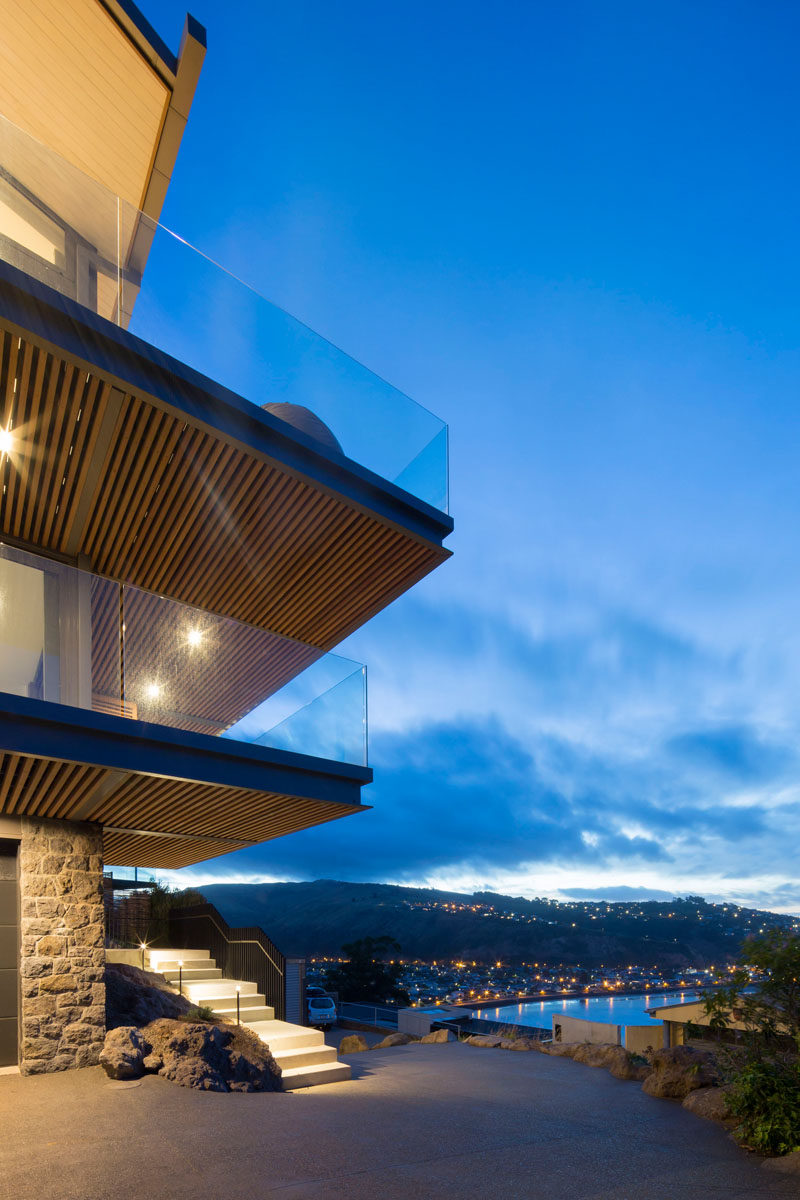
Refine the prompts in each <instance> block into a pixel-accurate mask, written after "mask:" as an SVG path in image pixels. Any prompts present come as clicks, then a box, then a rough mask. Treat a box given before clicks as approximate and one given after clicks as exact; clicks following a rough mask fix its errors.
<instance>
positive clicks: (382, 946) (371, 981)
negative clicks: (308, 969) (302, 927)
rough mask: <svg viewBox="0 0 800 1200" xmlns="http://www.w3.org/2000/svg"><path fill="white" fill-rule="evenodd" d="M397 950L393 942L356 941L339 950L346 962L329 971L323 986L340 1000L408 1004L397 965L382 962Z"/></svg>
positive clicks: (360, 939)
mask: <svg viewBox="0 0 800 1200" xmlns="http://www.w3.org/2000/svg"><path fill="white" fill-rule="evenodd" d="M399 950H400V946H399V945H398V944H397V942H396V941H395V940H394V938H391V937H388V936H386V935H384V936H383V937H365V938H359V939H358V941H356V942H347V943H346V945H344V946H342V954H343V955H346V957H347V961H346V962H343V963H340V964H339V965H338V966H336V967H331V968H329V970H328V971H327V972H326V975H325V985H326V987H328V988H329V989H330V990H331V991H332V992H338V993H339V998H340V999H341V1000H368V1001H370V1002H371V1003H372V1004H391V1003H395V1004H409V1003H410V998H409V995H408V992H407V991H405V989H404V988H402V987H401V986H400V970H401V968H400V965H399V963H394V962H388V963H387V962H385V961H384V959H385V957H386V955H387V954H388V953H389V952H390V951H395V952H398V951H399Z"/></svg>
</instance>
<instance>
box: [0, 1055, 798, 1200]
mask: <svg viewBox="0 0 800 1200" xmlns="http://www.w3.org/2000/svg"><path fill="white" fill-rule="evenodd" d="M348 1061H350V1062H351V1063H352V1065H353V1075H354V1078H353V1079H352V1080H351V1081H350V1082H349V1083H337V1084H329V1085H327V1086H324V1087H319V1088H312V1089H307V1090H304V1091H300V1092H291V1093H287V1094H273V1093H268V1094H250V1095H242V1094H231V1095H227V1094H226V1095H219V1094H217V1093H214V1092H208V1093H206V1092H196V1091H190V1090H187V1089H185V1088H180V1087H177V1086H176V1085H175V1084H172V1083H167V1082H165V1081H164V1080H162V1079H159V1078H157V1077H155V1076H149V1077H147V1078H145V1079H144V1080H142V1081H137V1082H136V1083H133V1084H124V1083H114V1082H112V1081H110V1080H108V1079H106V1077H105V1075H104V1074H103V1072H102V1070H101V1069H100V1068H99V1067H90V1068H88V1069H86V1070H83V1071H69V1072H65V1073H63V1074H59V1075H51V1076H35V1077H31V1078H21V1077H19V1076H2V1077H0V1196H1V1197H3V1200H5V1198H8V1200H29V1198H30V1200H34V1198H36V1200H39V1198H50V1197H52V1198H53V1200H55V1198H58V1200H73V1198H74V1200H142V1197H151V1198H154V1200H173V1198H175V1200H178V1198H180V1200H183V1198H184V1197H185V1198H187V1200H188V1198H190V1197H191V1200H257V1198H259V1197H262V1196H263V1197H274V1198H275V1200H301V1198H302V1200H306V1198H308V1200H378V1198H380V1200H406V1198H408V1200H412V1198H413V1200H416V1198H420V1200H455V1198H456V1197H458V1200H464V1197H469V1198H476V1197H479V1198H480V1200H494V1198H498V1200H499V1198H503V1200H512V1198H513V1200H525V1198H527V1197H536V1198H539V1197H541V1198H542V1200H562V1198H563V1200H698V1197H702V1198H703V1200H709V1198H710V1200H714V1198H717V1197H719V1198H722V1197H724V1198H725V1200H759V1198H761V1197H788V1196H794V1197H798V1195H800V1184H799V1183H798V1178H797V1176H794V1177H790V1176H778V1175H776V1174H773V1173H772V1172H770V1171H765V1170H763V1169H762V1167H761V1165H760V1160H758V1159H756V1158H754V1157H752V1156H750V1155H748V1154H746V1153H745V1152H744V1151H742V1150H740V1149H738V1148H737V1147H736V1146H735V1145H734V1144H733V1143H732V1142H731V1140H730V1138H729V1137H728V1136H727V1134H726V1133H725V1131H724V1130H722V1129H720V1128H719V1127H718V1126H716V1125H713V1124H711V1123H709V1122H707V1121H703V1120H701V1119H700V1118H698V1117H694V1116H692V1114H691V1113H688V1112H686V1111H685V1110H684V1109H682V1108H681V1107H680V1105H678V1104H676V1103H674V1102H671V1101H668V1100H654V1099H652V1098H651V1097H650V1096H646V1095H644V1093H643V1092H642V1091H641V1088H640V1087H639V1086H638V1085H637V1084H635V1083H629V1082H623V1081H621V1080H617V1079H614V1078H612V1076H610V1075H609V1074H608V1073H607V1072H606V1071H603V1070H595V1069H592V1068H591V1067H585V1066H583V1065H581V1064H579V1063H574V1062H572V1061H571V1060H570V1059H563V1058H549V1057H548V1056H546V1055H543V1054H537V1053H535V1052H531V1053H515V1052H509V1051H505V1052H504V1051H502V1050H484V1049H477V1048H475V1047H472V1046H464V1045H459V1044H457V1043H451V1044H449V1045H442V1046H436V1045H433V1046H421V1045H410V1046H399V1047H394V1048H392V1049H388V1050H371V1051H367V1052H365V1053H363V1054H354V1055H351V1056H350V1057H349V1060H348Z"/></svg>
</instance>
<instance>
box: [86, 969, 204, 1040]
mask: <svg viewBox="0 0 800 1200" xmlns="http://www.w3.org/2000/svg"><path fill="white" fill-rule="evenodd" d="M105 982H106V1027H107V1028H108V1029H115V1028H116V1027H117V1026H118V1025H136V1026H142V1025H149V1024H150V1022H151V1021H155V1020H158V1018H159V1017H169V1018H172V1019H176V1018H177V1017H181V1016H189V1015H190V1014H192V1013H193V1012H195V1011H196V1009H195V1006H194V1005H193V1004H190V1002H189V1001H188V1000H187V999H186V997H185V996H177V995H176V994H175V993H174V992H171V991H169V990H168V989H167V984H166V981H165V979H164V977H163V975H156V974H155V973H154V972H152V971H140V970H139V968H138V967H130V966H127V965H126V964H125V963H108V964H107V966H106V970H105Z"/></svg>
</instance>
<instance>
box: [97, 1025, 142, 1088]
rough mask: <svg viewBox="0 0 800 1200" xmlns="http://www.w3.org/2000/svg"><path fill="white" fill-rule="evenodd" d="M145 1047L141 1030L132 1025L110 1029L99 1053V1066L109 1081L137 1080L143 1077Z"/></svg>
mask: <svg viewBox="0 0 800 1200" xmlns="http://www.w3.org/2000/svg"><path fill="white" fill-rule="evenodd" d="M147 1050H149V1047H146V1046H145V1042H144V1039H143V1038H142V1033H141V1030H139V1029H136V1028H134V1026H132V1025H122V1026H120V1027H119V1028H117V1029H110V1030H109V1031H108V1033H107V1034H106V1039H105V1042H104V1043H103V1049H102V1050H101V1051H100V1065H101V1066H102V1067H103V1070H104V1071H105V1073H106V1075H108V1076H109V1077H110V1078H111V1079H138V1078H139V1077H140V1076H141V1075H144V1057H145V1053H146V1052H147Z"/></svg>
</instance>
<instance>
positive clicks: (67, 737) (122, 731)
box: [0, 692, 372, 805]
mask: <svg viewBox="0 0 800 1200" xmlns="http://www.w3.org/2000/svg"><path fill="white" fill-rule="evenodd" d="M0 750H2V751H5V752H7V753H9V754H23V755H27V756H28V757H34V758H45V759H56V760H60V761H62V762H75V763H86V764H89V765H91V766H102V767H106V768H108V769H110V770H113V771H123V772H130V773H133V774H137V775H150V776H155V777H157V778H161V779H181V780H187V781H191V782H194V783H204V784H213V785H217V786H223V787H230V788H245V789H248V790H250V791H257V792H275V793H278V794H279V795H284V796H296V797H302V798H304V799H310V800H320V801H323V802H326V803H330V804H347V805H361V788H362V787H364V786H365V785H366V784H368V783H371V782H372V770H371V768H369V767H359V766H354V765H352V764H350V763H337V762H334V761H332V760H330V759H325V758H313V757H312V756H311V755H307V754H294V753H292V752H291V751H288V750H273V749H271V748H269V747H266V746H255V745H252V744H251V743H245V742H235V741H233V740H232V739H230V738H220V737H210V736H207V735H205V734H201V733H190V732H186V731H184V730H180V729H171V728H169V727H168V726H164V725H152V724H149V723H148V722H146V721H134V720H131V719H129V718H127V717H116V716H109V715H107V714H105V713H96V712H93V711H90V710H88V709H81V708H72V707H70V706H68V705H65V704H52V703H50V702H49V701H47V700H32V699H30V698H29V697H27V696H12V695H10V694H9V693H7V692H0Z"/></svg>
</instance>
